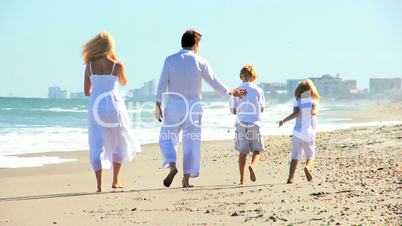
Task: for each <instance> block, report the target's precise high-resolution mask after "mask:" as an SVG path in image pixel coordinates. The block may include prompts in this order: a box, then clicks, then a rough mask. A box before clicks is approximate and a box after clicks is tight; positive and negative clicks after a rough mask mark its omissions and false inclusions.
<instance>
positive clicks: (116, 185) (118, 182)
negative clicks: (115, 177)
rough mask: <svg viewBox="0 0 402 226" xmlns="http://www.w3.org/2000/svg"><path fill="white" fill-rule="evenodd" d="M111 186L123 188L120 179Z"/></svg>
mask: <svg viewBox="0 0 402 226" xmlns="http://www.w3.org/2000/svg"><path fill="white" fill-rule="evenodd" d="M112 188H124V185H123V184H122V183H121V182H120V181H117V182H114V183H112Z"/></svg>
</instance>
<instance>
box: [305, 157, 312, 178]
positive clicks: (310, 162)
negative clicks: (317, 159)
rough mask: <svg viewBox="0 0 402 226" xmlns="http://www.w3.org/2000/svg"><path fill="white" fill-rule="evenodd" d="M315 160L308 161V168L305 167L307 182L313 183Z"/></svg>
mask: <svg viewBox="0 0 402 226" xmlns="http://www.w3.org/2000/svg"><path fill="white" fill-rule="evenodd" d="M313 162H314V159H307V160H306V166H305V167H304V173H305V174H306V178H307V181H312V180H313V176H312V175H311V168H312V166H313Z"/></svg>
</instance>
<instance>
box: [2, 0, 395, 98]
mask: <svg viewBox="0 0 402 226" xmlns="http://www.w3.org/2000/svg"><path fill="white" fill-rule="evenodd" d="M155 4H156V6H157V7H156V6H155ZM122 6H124V7H122ZM185 7H186V5H185V2H184V1H169V2H164V1H153V2H141V3H138V2H125V1H117V2H114V3H113V4H110V2H106V1H104V4H94V1H87V2H80V1H60V2H52V1H48V0H43V1H18V0H17V1H13V2H2V3H0V32H1V33H2V36H0V42H1V43H2V44H3V45H2V46H3V48H2V54H1V55H0V62H2V67H0V74H1V76H2V79H3V81H7V86H3V88H2V89H1V90H0V96H10V94H11V96H18V97H46V96H47V88H48V87H49V86H53V85H56V86H60V87H62V88H63V89H67V90H71V91H74V92H77V91H81V90H82V86H83V84H82V83H83V71H84V65H83V63H82V59H81V56H80V53H81V47H82V45H83V44H84V43H85V42H86V41H87V40H89V39H90V38H91V37H93V36H94V35H96V34H97V33H98V32H100V31H103V30H107V31H109V32H110V33H111V34H112V35H113V36H114V38H115V41H116V50H117V55H118V57H119V58H120V59H121V60H122V61H123V62H124V63H125V64H126V67H127V75H128V77H129V84H128V86H127V87H125V88H123V90H124V91H126V92H127V91H128V90H129V89H132V88H134V87H138V86H140V85H141V84H143V83H144V82H145V81H147V80H150V79H155V80H156V81H157V80H158V78H159V74H160V71H161V69H162V64H163V60H164V58H165V57H166V56H167V55H169V54H172V53H174V52H175V51H177V50H179V49H180V36H181V34H182V33H183V32H184V30H185V29H187V28H195V29H197V30H199V31H200V32H201V33H202V34H203V40H202V41H201V49H200V55H201V56H203V57H205V58H207V59H208V61H209V62H210V64H211V66H212V68H213V69H214V71H215V73H216V74H217V76H218V77H219V78H220V79H221V80H222V81H223V82H224V83H225V84H227V85H229V86H233V87H234V86H237V85H238V84H239V81H240V80H239V78H238V73H239V70H240V68H241V67H242V65H243V64H246V63H251V64H253V65H255V66H256V68H257V71H258V73H259V78H258V81H257V82H280V81H284V80H287V79H295V78H303V77H305V78H307V77H312V76H321V75H323V74H337V73H340V75H341V76H342V77H343V78H344V79H348V80H349V79H356V80H357V86H358V88H360V89H362V88H368V85H369V83H368V80H369V78H374V77H378V78H393V77H400V76H401V75H402V64H401V63H400V60H399V59H401V58H402V43H401V42H400V40H402V31H401V29H400V27H402V15H401V14H400V13H399V12H400V11H401V10H402V3H401V2H400V1H390V0H388V1H381V2H377V1H354V2H348V1H337V2H333V3H328V2H326V3H323V2H320V1H303V2H289V1H288V2H274V1H251V2H248V3H247V4H244V3H243V2H240V1H219V2H215V1H203V2H194V3H192V6H191V8H192V10H187V11H186V10H183V9H184V8H185ZM301 9H302V10H301ZM109 11H110V12H112V16H111V17H106V16H102V15H105V14H104V13H105V12H109ZM99 12H100V13H99ZM113 12H115V13H113ZM98 14H99V15H98ZM94 19H96V22H94ZM206 90H208V89H206Z"/></svg>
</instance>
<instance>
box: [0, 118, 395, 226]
mask: <svg viewBox="0 0 402 226" xmlns="http://www.w3.org/2000/svg"><path fill="white" fill-rule="evenodd" d="M401 132H402V125H394V126H382V127H362V128H353V129H348V130H338V131H334V132H324V133H319V134H318V138H317V144H318V145H317V159H316V164H315V167H314V169H313V176H314V181H313V182H307V181H306V178H305V176H304V174H303V171H302V168H301V167H299V168H298V171H297V177H296V180H295V183H294V184H291V185H288V184H286V183H285V182H286V178H287V174H288V163H289V158H290V151H289V148H290V137H289V136H270V137H266V138H265V145H266V149H267V152H266V153H264V154H263V155H262V158H261V162H260V164H259V165H258V166H257V169H256V172H257V182H255V183H252V182H248V183H247V184H246V185H245V186H239V185H237V184H238V180H239V176H238V165H237V152H236V151H234V150H233V143H232V141H210V142H204V143H203V146H202V149H203V152H202V166H201V167H202V174H201V176H200V178H198V179H195V180H192V183H193V184H194V185H195V187H194V188H191V189H182V188H181V187H180V185H181V177H180V176H178V177H176V178H175V181H174V182H173V185H172V188H169V189H167V188H163V186H162V179H163V178H164V176H165V175H166V173H167V171H166V170H164V169H160V165H161V159H160V154H159V148H158V146H157V145H144V146H143V152H142V153H141V154H140V155H139V156H138V157H137V158H136V159H135V161H134V162H131V163H129V164H126V165H124V166H123V167H124V168H123V171H122V175H121V178H122V180H123V182H124V184H125V188H124V189H123V190H116V191H113V190H112V189H111V187H110V184H111V171H110V170H109V171H106V173H105V175H104V178H105V189H106V192H104V193H94V191H95V178H94V176H93V174H92V172H91V171H90V169H89V163H88V153H87V151H76V152H60V153H46V154H40V155H39V154H36V156H42V155H46V156H58V157H62V158H75V159H78V161H75V162H69V163H63V164H55V165H46V166H44V167H36V168H18V169H1V170H0V177H1V180H0V186H1V189H0V225H134V224H137V225H241V224H244V225H263V224H264V225H270V224H275V225H276V224H277V225H321V224H325V225H327V224H329V225H336V224H338V225H339V224H340V225H353V224H362V225H400V224H401V222H402V212H401V209H402V204H401V203H402V196H401V194H402V193H401V188H402V165H401V162H402V146H401V144H402V133H401ZM180 151H181V150H180ZM30 156H35V155H30ZM178 162H179V166H181V164H180V163H181V160H179V161H178Z"/></svg>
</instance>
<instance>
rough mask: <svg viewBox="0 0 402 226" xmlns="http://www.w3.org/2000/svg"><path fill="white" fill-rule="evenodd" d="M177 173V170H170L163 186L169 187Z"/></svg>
mask: <svg viewBox="0 0 402 226" xmlns="http://www.w3.org/2000/svg"><path fill="white" fill-rule="evenodd" d="M177 172H178V170H177V168H173V169H170V172H169V174H168V175H167V176H166V178H165V179H164V180H163V185H165V187H170V185H171V184H172V182H173V179H174V176H176V174H177Z"/></svg>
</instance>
